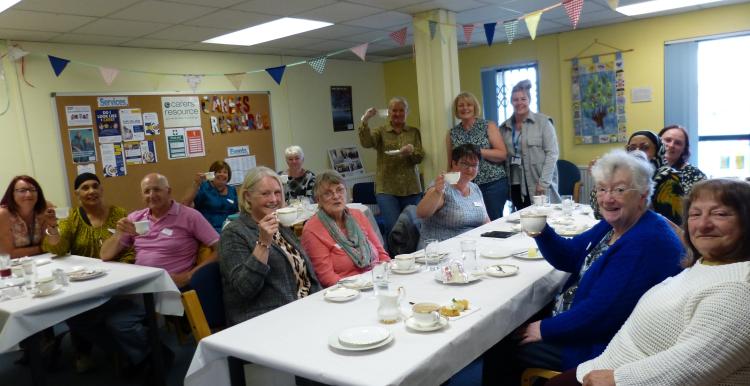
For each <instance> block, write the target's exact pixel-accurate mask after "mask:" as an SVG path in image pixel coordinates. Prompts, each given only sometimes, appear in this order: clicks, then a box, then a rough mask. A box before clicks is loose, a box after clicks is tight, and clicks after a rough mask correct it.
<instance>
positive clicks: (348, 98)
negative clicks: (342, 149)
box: [331, 86, 354, 131]
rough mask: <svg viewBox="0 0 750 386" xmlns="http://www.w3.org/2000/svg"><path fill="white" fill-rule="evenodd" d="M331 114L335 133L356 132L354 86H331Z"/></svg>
mask: <svg viewBox="0 0 750 386" xmlns="http://www.w3.org/2000/svg"><path fill="white" fill-rule="evenodd" d="M331 114H333V131H349V130H354V118H353V116H352V86H331Z"/></svg>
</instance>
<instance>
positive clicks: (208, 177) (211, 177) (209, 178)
mask: <svg viewBox="0 0 750 386" xmlns="http://www.w3.org/2000/svg"><path fill="white" fill-rule="evenodd" d="M203 175H204V176H206V180H207V181H213V180H214V178H216V173H215V172H206V173H204V174H203Z"/></svg>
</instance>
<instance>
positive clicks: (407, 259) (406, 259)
mask: <svg viewBox="0 0 750 386" xmlns="http://www.w3.org/2000/svg"><path fill="white" fill-rule="evenodd" d="M393 261H394V262H395V263H396V269H398V270H401V271H406V270H408V269H411V268H412V267H414V256H412V255H396V257H394V258H393Z"/></svg>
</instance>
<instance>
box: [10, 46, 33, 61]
mask: <svg viewBox="0 0 750 386" xmlns="http://www.w3.org/2000/svg"><path fill="white" fill-rule="evenodd" d="M28 54H29V53H28V52H26V51H24V50H22V49H20V48H18V47H16V46H11V47H9V48H8V58H10V60H18V59H21V58H23V57H24V56H26V55H28Z"/></svg>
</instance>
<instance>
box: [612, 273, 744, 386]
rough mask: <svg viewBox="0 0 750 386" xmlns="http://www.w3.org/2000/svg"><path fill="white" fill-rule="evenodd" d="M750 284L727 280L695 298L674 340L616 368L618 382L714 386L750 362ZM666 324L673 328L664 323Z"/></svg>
mask: <svg viewBox="0 0 750 386" xmlns="http://www.w3.org/2000/svg"><path fill="white" fill-rule="evenodd" d="M748 310H750V283H739V282H726V283H720V284H717V285H715V286H711V287H708V288H705V289H704V290H702V291H700V292H698V293H697V294H696V295H695V296H694V297H692V299H691V301H690V303H689V304H688V307H686V308H685V314H684V315H683V317H684V318H685V320H686V323H687V325H686V327H685V329H684V330H683V331H682V333H681V334H680V335H679V337H678V339H677V341H676V342H675V344H674V345H673V346H671V347H669V348H667V349H666V350H664V351H661V352H659V353H658V354H656V355H651V356H649V357H647V358H644V359H641V360H638V361H635V362H631V363H628V364H625V365H623V366H621V367H618V368H617V369H615V383H616V384H617V385H618V386H619V385H679V386H688V385H709V384H710V385H714V384H718V383H719V382H720V381H722V380H724V379H725V378H727V377H728V376H730V375H732V374H733V373H735V372H737V371H738V370H739V369H740V368H743V367H745V366H747V364H748V363H750V317H748ZM664 328H668V325H665V326H664Z"/></svg>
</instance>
